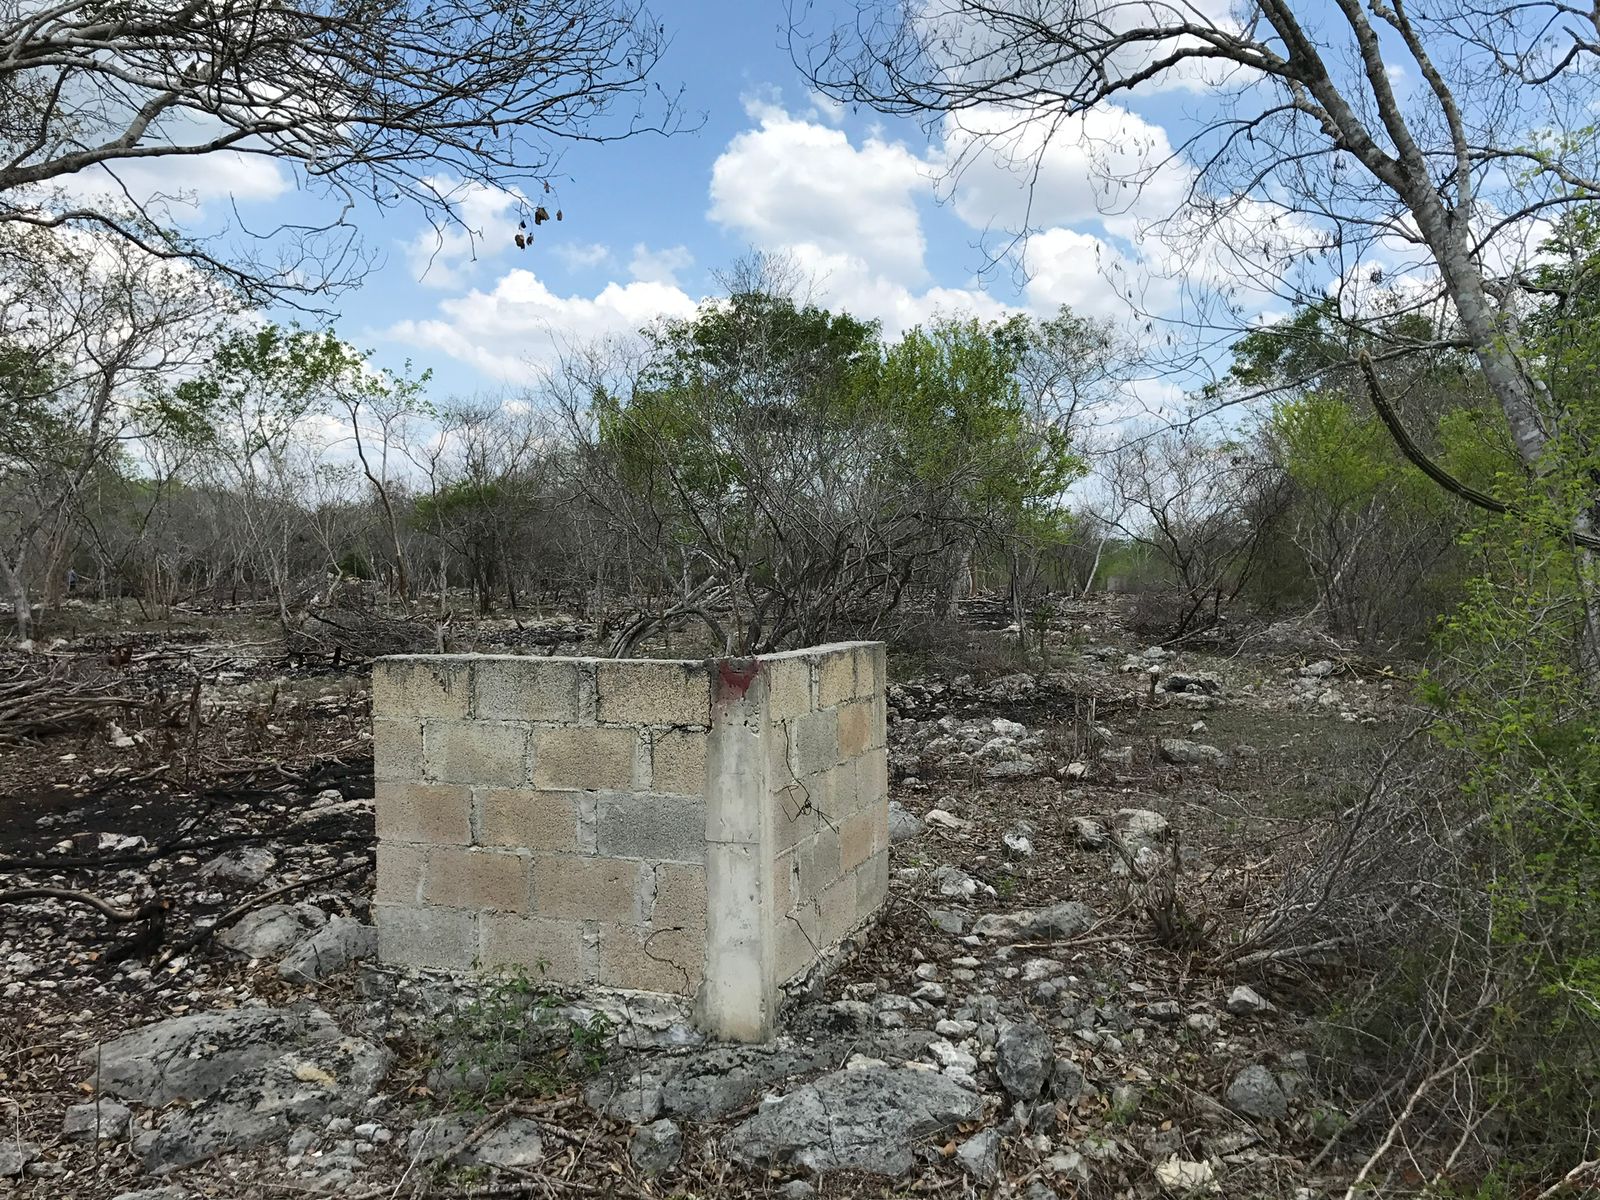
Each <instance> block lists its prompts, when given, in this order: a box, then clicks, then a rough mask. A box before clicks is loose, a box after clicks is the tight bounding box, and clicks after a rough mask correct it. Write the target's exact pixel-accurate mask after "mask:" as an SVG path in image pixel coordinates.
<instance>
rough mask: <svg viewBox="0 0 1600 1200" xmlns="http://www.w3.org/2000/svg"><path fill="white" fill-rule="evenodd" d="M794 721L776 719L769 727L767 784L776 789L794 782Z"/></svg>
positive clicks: (764, 740) (765, 740)
mask: <svg viewBox="0 0 1600 1200" xmlns="http://www.w3.org/2000/svg"><path fill="white" fill-rule="evenodd" d="M794 738H795V733H794V721H792V720H789V721H775V722H773V723H772V725H771V726H769V727H768V729H767V732H766V736H765V737H764V738H763V739H762V741H763V742H765V743H766V751H767V784H768V786H769V787H771V788H772V789H773V790H774V791H777V790H779V789H780V788H783V787H785V786H787V785H788V784H790V783H792V782H793V781H794V780H795V778H796V776H795V768H794V763H795V760H794V754H793V748H794Z"/></svg>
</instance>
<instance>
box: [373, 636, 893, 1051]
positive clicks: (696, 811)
mask: <svg viewBox="0 0 1600 1200" xmlns="http://www.w3.org/2000/svg"><path fill="white" fill-rule="evenodd" d="M884 686H885V681H884V655H883V647H882V646H881V645H880V644H877V643H844V644H839V645H833V646H822V647H817V648H815V649H812V650H805V651H798V652H795V653H791V654H781V655H772V656H764V657H761V658H756V659H739V660H729V659H719V660H711V661H704V662H702V661H661V660H612V659H580V658H526V657H516V656H505V655H409V656H400V657H393V658H385V659H380V660H379V661H378V662H377V664H376V665H375V667H374V675H373V739H374V760H375V764H374V769H375V775H376V786H377V832H378V843H379V844H378V880H377V895H376V899H375V908H376V914H377V917H376V919H377V924H378V934H379V948H380V954H381V956H382V957H383V958H384V959H386V960H387V961H390V962H395V963H401V964H406V965H412V966H421V967H434V968H444V969H452V970H468V969H472V968H474V967H485V968H488V967H494V966H501V965H507V964H521V965H523V966H525V967H527V968H529V969H530V970H534V969H536V968H537V969H538V970H541V971H542V972H543V974H544V977H545V978H547V979H550V980H552V981H555V982H562V983H573V984H597V985H600V986H604V987H616V988H632V989H639V990H646V991H660V992H673V993H678V994H681V995H685V996H692V997H695V998H696V1002H697V1012H698V1013H699V1017H700V1020H701V1023H702V1025H703V1026H704V1027H705V1028H706V1029H707V1030H708V1031H710V1032H712V1033H714V1034H716V1035H718V1036H722V1037H728V1038H734V1039H738V1040H760V1039H763V1038H765V1037H768V1036H770V1034H771V1032H772V1030H773V1027H774V1024H775V1021H776V1015H777V1012H776V1008H777V997H778V993H779V988H780V987H781V985H782V984H783V983H784V982H786V981H788V980H789V979H791V978H793V977H794V976H795V975H797V974H799V973H801V972H803V971H804V970H806V969H807V968H808V967H809V966H810V964H811V963H812V962H813V961H815V959H816V957H817V956H818V954H819V953H820V952H821V951H823V950H825V949H826V948H828V947H830V946H832V945H835V944H837V943H838V942H839V941H840V940H841V939H842V938H844V937H845V936H846V935H847V934H849V933H850V932H851V931H852V930H854V929H856V928H857V927H858V926H860V925H861V924H862V923H863V922H864V921H865V920H866V919H867V918H869V917H870V916H871V915H872V913H873V912H874V911H876V909H877V908H878V906H879V905H880V904H881V903H882V902H883V898H884V895H885V892H886V889H887V883H888V790H887V789H888V774H887V772H888V767H887V753H886V751H885V748H884V735H885V709H884Z"/></svg>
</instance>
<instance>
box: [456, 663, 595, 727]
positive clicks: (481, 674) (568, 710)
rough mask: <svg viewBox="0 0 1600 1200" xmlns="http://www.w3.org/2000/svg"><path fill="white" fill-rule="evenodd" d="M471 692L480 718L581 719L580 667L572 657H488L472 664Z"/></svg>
mask: <svg viewBox="0 0 1600 1200" xmlns="http://www.w3.org/2000/svg"><path fill="white" fill-rule="evenodd" d="M472 690H473V709H472V712H473V715H474V716H476V717H479V718H485V717H487V718H494V719H499V720H509V721H564V722H568V723H571V722H575V721H577V719H578V664H577V663H576V662H575V661H573V660H572V659H570V658H526V657H520V656H513V655H485V656H482V657H479V658H477V659H475V660H474V661H473V669H472Z"/></svg>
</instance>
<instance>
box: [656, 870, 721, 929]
mask: <svg viewBox="0 0 1600 1200" xmlns="http://www.w3.org/2000/svg"><path fill="white" fill-rule="evenodd" d="M654 875H655V880H654V883H655V895H654V898H653V900H652V902H651V905H650V910H649V914H648V915H649V922H648V923H649V925H650V927H651V928H652V929H702V930H703V929H704V928H705V926H706V869H705V868H704V867H700V866H689V865H686V864H681V863H663V864H662V865H661V866H659V867H656V868H655V870H654ZM642 886H644V882H643V881H641V887H642Z"/></svg>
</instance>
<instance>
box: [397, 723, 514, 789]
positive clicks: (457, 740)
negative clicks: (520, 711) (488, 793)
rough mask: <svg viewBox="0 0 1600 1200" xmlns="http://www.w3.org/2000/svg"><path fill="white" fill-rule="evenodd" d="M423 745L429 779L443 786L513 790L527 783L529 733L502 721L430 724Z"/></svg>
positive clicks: (423, 735)
mask: <svg viewBox="0 0 1600 1200" xmlns="http://www.w3.org/2000/svg"><path fill="white" fill-rule="evenodd" d="M422 744H423V749H424V753H425V761H426V763H427V771H428V777H429V778H430V779H437V780H439V781H441V782H443V783H475V784H478V785H479V786H480V787H514V786H516V785H518V784H523V783H526V782H527V781H528V730H527V728H526V727H524V726H521V725H510V724H504V723H502V722H499V721H429V722H428V723H427V725H426V726H425V727H424V729H423V734H422Z"/></svg>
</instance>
